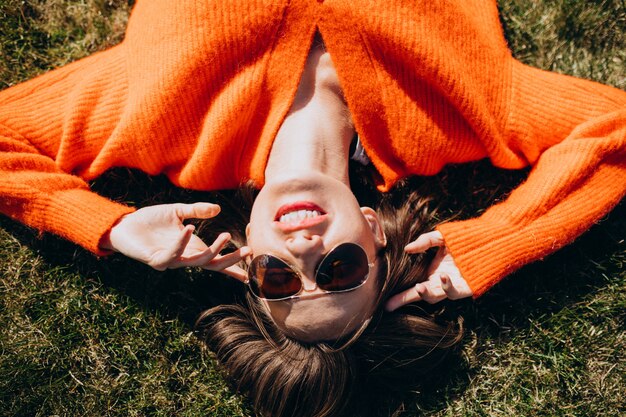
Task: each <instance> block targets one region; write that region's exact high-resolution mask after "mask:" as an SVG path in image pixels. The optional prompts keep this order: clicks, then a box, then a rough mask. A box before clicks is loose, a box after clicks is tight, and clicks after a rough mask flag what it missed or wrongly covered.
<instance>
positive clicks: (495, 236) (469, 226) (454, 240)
mask: <svg viewBox="0 0 626 417" xmlns="http://www.w3.org/2000/svg"><path fill="white" fill-rule="evenodd" d="M437 230H439V232H441V234H442V235H443V239H444V241H445V243H446V247H447V248H448V250H449V251H450V254H451V255H452V258H453V259H454V262H455V264H456V266H457V267H458V268H459V271H460V272H461V275H462V276H463V278H464V279H465V280H466V281H467V283H468V285H469V287H470V288H471V289H472V291H473V293H474V295H473V297H474V298H478V297H480V296H481V295H483V294H484V293H485V292H486V291H487V290H489V289H490V288H491V287H492V286H494V285H495V284H496V283H498V282H499V281H500V280H502V278H504V277H505V276H507V275H509V274H511V273H512V272H514V271H515V270H517V269H519V268H520V267H522V266H523V265H525V264H527V263H528V262H531V261H533V260H535V258H536V255H537V254H536V251H534V250H533V248H534V247H535V246H536V245H535V244H533V240H534V239H535V238H536V236H535V237H533V233H532V231H530V230H526V229H525V230H523V231H521V230H515V229H514V228H512V227H511V225H510V224H507V225H503V224H501V222H497V221H491V220H490V221H485V220H484V219H481V218H476V219H470V220H464V221H458V222H450V223H445V224H441V225H439V226H437ZM535 243H536V242H535ZM544 243H545V242H544ZM554 243H555V242H553V244H554Z"/></svg>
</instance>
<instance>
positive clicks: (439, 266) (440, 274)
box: [385, 230, 474, 311]
mask: <svg viewBox="0 0 626 417" xmlns="http://www.w3.org/2000/svg"><path fill="white" fill-rule="evenodd" d="M433 247H439V250H438V251H437V255H435V258H434V259H433V260H432V262H431V264H430V267H429V268H428V279H427V280H426V281H424V282H420V283H418V284H416V285H415V286H414V287H412V288H409V289H408V290H405V291H402V292H401V293H399V294H396V295H394V296H393V297H391V298H390V299H389V300H388V301H387V304H386V305H385V309H386V310H387V311H393V310H395V309H397V308H399V307H401V306H403V305H405V304H409V303H412V302H415V301H420V300H424V301H426V302H427V303H430V304H434V303H437V302H439V301H441V300H444V299H446V298H448V299H451V300H457V299H459V298H465V297H471V296H472V295H473V294H474V293H473V291H472V289H471V288H470V287H469V285H468V284H467V281H465V278H463V276H462V275H461V272H460V271H459V268H458V267H457V266H456V264H455V263H454V259H452V255H451V254H450V252H449V251H448V248H447V247H446V244H445V242H444V240H443V236H442V235H441V233H440V232H439V231H437V230H435V231H433V232H429V233H424V234H423V235H420V236H419V237H418V238H417V239H416V240H414V241H413V242H411V243H409V244H408V245H406V247H405V248H404V250H405V252H407V253H422V252H426V251H427V250H428V249H430V248H433Z"/></svg>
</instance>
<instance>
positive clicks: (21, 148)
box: [0, 46, 133, 255]
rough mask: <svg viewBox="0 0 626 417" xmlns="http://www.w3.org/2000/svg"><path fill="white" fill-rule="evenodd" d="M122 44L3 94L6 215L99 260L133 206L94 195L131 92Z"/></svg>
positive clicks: (1, 164) (0, 133)
mask: <svg viewBox="0 0 626 417" xmlns="http://www.w3.org/2000/svg"><path fill="white" fill-rule="evenodd" d="M125 66H126V64H125V58H124V55H123V52H122V47H121V46H117V47H114V48H111V49H109V50H107V51H104V52H101V53H97V54H95V55H92V56H90V57H88V58H84V59H82V60H79V61H77V62H74V63H72V64H70V65H67V66H65V67H62V68H59V69H57V70H54V71H50V72H48V73H46V74H44V75H42V76H39V77H37V78H34V79H32V80H30V81H27V82H25V83H22V84H19V85H16V86H14V87H11V88H9V89H7V90H5V91H2V92H0V212H2V213H3V214H5V215H7V216H9V217H11V218H13V219H15V220H17V221H20V222H22V223H24V224H26V225H28V226H31V227H34V228H36V229H38V230H39V231H41V232H51V233H54V234H57V235H60V236H62V237H64V238H66V239H68V240H71V241H73V242H75V243H77V244H79V245H81V246H83V247H84V248H86V249H88V250H90V251H91V252H94V253H96V254H99V255H103V254H105V253H106V252H103V251H102V250H100V249H99V248H98V244H99V242H100V239H101V238H102V237H103V235H104V234H105V233H107V232H108V230H109V229H110V228H111V227H112V226H113V224H114V223H115V222H116V221H117V220H118V219H119V218H120V217H121V216H122V215H124V214H126V213H129V212H131V211H133V209H132V208H130V207H126V206H124V205H122V204H118V203H115V202H113V201H110V200H108V199H106V198H104V197H101V196H99V195H97V194H96V193H94V192H92V191H90V189H89V186H88V184H87V183H86V181H85V179H91V178H90V177H94V176H95V175H94V172H97V171H98V169H95V168H94V167H95V164H94V161H95V159H96V158H97V155H98V152H99V151H100V150H101V149H102V147H103V145H104V143H106V140H107V138H108V137H109V136H110V135H111V134H112V131H113V130H114V128H115V124H116V120H117V119H118V118H119V115H120V112H121V109H122V107H123V103H124V100H125V94H126V93H125V91H126V69H125Z"/></svg>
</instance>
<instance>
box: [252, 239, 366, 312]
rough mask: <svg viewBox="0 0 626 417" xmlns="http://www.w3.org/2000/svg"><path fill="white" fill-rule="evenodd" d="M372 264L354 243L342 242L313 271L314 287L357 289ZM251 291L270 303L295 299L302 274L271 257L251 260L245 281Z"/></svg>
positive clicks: (299, 289)
mask: <svg viewBox="0 0 626 417" xmlns="http://www.w3.org/2000/svg"><path fill="white" fill-rule="evenodd" d="M372 266H374V264H373V263H369V261H368V259H367V254H366V253H365V249H363V248H362V247H361V246H360V245H357V244H356V243H341V244H339V245H337V246H335V247H334V248H333V249H332V250H331V251H329V252H328V253H327V254H326V256H324V258H323V259H322V260H321V261H320V263H319V264H318V265H317V268H316V269H315V282H316V286H317V287H319V288H320V289H322V290H323V291H324V292H326V293H334V292H346V291H352V290H356V289H357V288H359V287H360V286H362V285H363V284H365V281H367V278H368V276H369V273H370V269H371V267H372ZM246 283H247V284H248V287H249V288H250V292H251V293H252V294H253V295H255V296H256V297H258V298H262V299H265V300H269V301H280V300H287V299H290V298H297V297H298V296H299V295H300V293H302V291H304V283H303V281H302V274H301V272H300V271H299V270H298V269H297V268H295V267H294V266H292V265H289V264H288V263H287V262H286V261H284V260H282V259H280V258H279V257H277V256H274V255H259V256H257V257H255V258H254V259H252V262H250V266H249V268H248V279H247V281H246Z"/></svg>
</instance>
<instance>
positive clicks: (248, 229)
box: [246, 223, 250, 243]
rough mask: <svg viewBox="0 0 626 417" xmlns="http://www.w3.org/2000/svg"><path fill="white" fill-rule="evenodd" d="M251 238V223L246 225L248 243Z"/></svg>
mask: <svg viewBox="0 0 626 417" xmlns="http://www.w3.org/2000/svg"><path fill="white" fill-rule="evenodd" d="M249 238H250V223H248V224H247V225H246V243H248V240H249Z"/></svg>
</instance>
